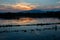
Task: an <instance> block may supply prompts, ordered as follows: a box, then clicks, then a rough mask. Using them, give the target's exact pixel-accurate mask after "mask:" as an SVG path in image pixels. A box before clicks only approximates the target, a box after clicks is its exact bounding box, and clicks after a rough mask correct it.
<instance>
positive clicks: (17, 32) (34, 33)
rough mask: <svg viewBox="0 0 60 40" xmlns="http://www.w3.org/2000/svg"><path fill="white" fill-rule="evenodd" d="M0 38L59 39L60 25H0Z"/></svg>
mask: <svg viewBox="0 0 60 40" xmlns="http://www.w3.org/2000/svg"><path fill="white" fill-rule="evenodd" d="M0 40H60V25H58V24H57V25H43V26H19V27H18V26H16V27H0Z"/></svg>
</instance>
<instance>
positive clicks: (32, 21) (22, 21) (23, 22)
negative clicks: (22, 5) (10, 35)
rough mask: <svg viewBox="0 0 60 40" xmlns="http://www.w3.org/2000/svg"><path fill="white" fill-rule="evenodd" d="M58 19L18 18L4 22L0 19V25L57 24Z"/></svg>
mask: <svg viewBox="0 0 60 40" xmlns="http://www.w3.org/2000/svg"><path fill="white" fill-rule="evenodd" d="M59 22H60V19H57V18H28V17H27V18H20V19H19V20H15V19H14V20H4V19H0V25H11V24H12V25H26V24H38V23H59Z"/></svg>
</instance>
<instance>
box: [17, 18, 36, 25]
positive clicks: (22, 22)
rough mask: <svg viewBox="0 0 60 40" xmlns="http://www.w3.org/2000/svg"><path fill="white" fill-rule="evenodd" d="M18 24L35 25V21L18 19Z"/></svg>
mask: <svg viewBox="0 0 60 40" xmlns="http://www.w3.org/2000/svg"><path fill="white" fill-rule="evenodd" d="M18 22H19V24H21V25H26V24H32V23H34V22H35V23H36V20H35V19H33V18H28V17H27V18H20V19H19V20H18Z"/></svg>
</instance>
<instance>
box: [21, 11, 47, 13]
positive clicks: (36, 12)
mask: <svg viewBox="0 0 60 40" xmlns="http://www.w3.org/2000/svg"><path fill="white" fill-rule="evenodd" d="M44 12H46V11H43V10H29V11H22V13H44Z"/></svg>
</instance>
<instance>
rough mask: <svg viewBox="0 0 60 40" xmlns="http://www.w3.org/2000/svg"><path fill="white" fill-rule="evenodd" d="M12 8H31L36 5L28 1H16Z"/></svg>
mask: <svg viewBox="0 0 60 40" xmlns="http://www.w3.org/2000/svg"><path fill="white" fill-rule="evenodd" d="M12 8H13V9H17V10H32V9H34V8H36V6H35V5H31V4H28V3H18V4H15V5H12Z"/></svg>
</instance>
